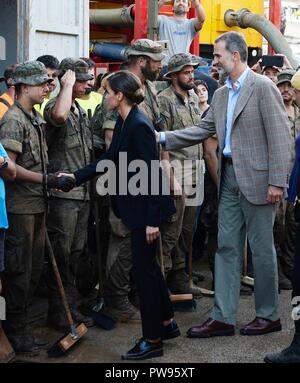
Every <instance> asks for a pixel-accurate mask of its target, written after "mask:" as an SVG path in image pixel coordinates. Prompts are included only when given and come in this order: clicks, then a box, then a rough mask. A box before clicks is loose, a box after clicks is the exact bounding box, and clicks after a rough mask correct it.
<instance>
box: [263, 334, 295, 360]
mask: <svg viewBox="0 0 300 383" xmlns="http://www.w3.org/2000/svg"><path fill="white" fill-rule="evenodd" d="M264 361H265V362H266V363H300V333H295V335H294V339H293V341H292V343H291V345H290V346H289V347H287V348H285V349H284V350H282V351H280V352H277V353H274V354H268V355H266V356H265V359H264Z"/></svg>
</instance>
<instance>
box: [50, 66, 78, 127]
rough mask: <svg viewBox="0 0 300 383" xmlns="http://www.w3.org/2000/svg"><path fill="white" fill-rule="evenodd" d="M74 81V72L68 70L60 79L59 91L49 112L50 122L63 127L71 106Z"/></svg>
mask: <svg viewBox="0 0 300 383" xmlns="http://www.w3.org/2000/svg"><path fill="white" fill-rule="evenodd" d="M75 81H76V77H75V72H73V71H72V70H70V69H68V70H67V71H66V73H65V74H64V75H63V77H62V78H61V81H60V82H61V91H60V93H59V95H58V97H57V100H56V103H55V105H54V107H53V108H52V111H51V120H52V121H54V122H55V123H56V124H57V125H63V124H64V123H65V122H66V121H67V119H68V116H69V113H70V109H71V106H72V94H73V86H74V84H75Z"/></svg>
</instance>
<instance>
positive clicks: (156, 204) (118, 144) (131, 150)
mask: <svg viewBox="0 0 300 383" xmlns="http://www.w3.org/2000/svg"><path fill="white" fill-rule="evenodd" d="M120 153H122V155H123V156H124V154H125V153H126V155H127V163H126V164H124V161H123V162H122V164H121V166H120V163H119V156H120ZM158 159H159V158H158V153H157V145H156V140H155V134H154V127H153V124H152V122H151V121H150V120H149V119H148V117H147V116H146V115H145V114H144V113H143V112H142V111H140V110H139V108H138V107H137V106H134V107H133V108H132V109H131V111H130V113H129V114H128V116H127V118H126V120H125V122H124V121H123V119H122V118H121V117H120V116H119V118H118V120H117V122H116V126H115V129H114V134H113V138H112V142H111V145H110V147H109V150H108V151H107V152H106V153H104V154H103V155H102V156H101V157H100V158H99V159H97V160H96V161H94V162H92V163H91V164H89V165H87V166H86V167H84V168H82V169H79V170H77V171H76V172H75V173H74V175H75V178H76V184H77V185H81V184H82V183H84V182H87V181H89V180H91V179H92V178H94V177H95V176H97V175H99V174H101V173H98V172H97V171H96V167H97V165H98V163H99V161H103V160H111V161H113V162H114V164H115V168H116V191H117V193H116V195H111V204H112V208H113V210H114V213H115V214H116V216H117V217H119V218H121V220H122V221H123V223H124V224H125V225H126V226H127V227H128V228H129V229H130V230H134V229H140V228H143V227H145V226H154V227H158V226H159V225H160V223H161V222H162V221H163V220H164V219H166V218H167V217H168V216H170V215H171V214H174V213H175V211H176V209H175V204H174V201H173V199H172V198H171V197H170V196H169V195H162V193H161V182H162V172H161V169H160V170H159V173H160V182H159V183H160V193H158V195H151V194H150V192H151V182H152V181H151V172H150V170H151V161H152V160H158ZM134 160H143V161H144V162H145V163H146V165H147V168H148V195H142V194H138V195H132V194H130V193H129V191H128V184H129V181H130V179H131V178H132V177H134V176H135V175H137V174H138V173H139V171H140V169H137V170H136V171H129V170H128V165H129V164H130V163H132V161H134ZM125 165H126V166H125ZM120 168H121V174H119V172H120ZM124 169H125V170H124ZM123 170H124V172H126V174H124V172H123ZM124 175H125V176H126V177H127V180H128V183H127V185H126V186H127V193H122V194H121V193H120V190H119V186H120V182H121V178H120V176H121V177H122V178H123V177H124ZM156 181H157V180H156ZM134 184H135V182H134ZM123 186H124V185H123ZM123 194H125V195H123Z"/></svg>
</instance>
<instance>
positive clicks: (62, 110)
mask: <svg viewBox="0 0 300 383" xmlns="http://www.w3.org/2000/svg"><path fill="white" fill-rule="evenodd" d="M91 79H92V76H91V75H90V74H89V73H88V65H87V64H86V63H85V62H84V61H83V60H80V59H73V58H66V59H64V60H63V61H62V62H61V63H60V66H59V80H60V84H61V90H60V93H59V95H58V97H56V98H53V99H51V100H50V101H49V102H48V104H47V105H46V107H45V111H44V117H45V120H46V121H47V124H48V125H47V135H46V138H47V145H48V157H49V168H50V169H51V170H52V171H57V170H58V169H61V170H63V171H64V172H66V173H69V172H74V171H75V170H77V169H80V168H82V167H84V166H86V165H87V164H89V163H90V162H91V150H92V140H91V133H90V129H89V120H88V116H87V114H86V112H85V111H84V110H83V109H82V108H81V107H80V105H79V104H78V102H77V101H76V100H75V99H76V98H80V97H81V96H83V95H85V92H86V90H87V88H89V80H91ZM89 200H90V194H89V185H88V184H85V185H82V186H79V187H75V188H74V189H73V190H72V191H71V192H70V193H62V192H60V191H52V193H51V198H50V200H49V214H48V216H47V229H48V233H49V238H50V241H51V244H52V247H53V251H54V254H55V256H56V258H57V263H58V268H59V271H60V273H61V277H62V281H63V284H64V286H65V289H66V294H67V299H68V301H69V303H70V306H71V311H72V314H73V318H74V320H75V321H77V322H84V323H85V324H86V325H87V326H91V325H93V321H92V319H91V318H89V317H86V316H83V315H82V314H81V313H80V312H79V311H78V298H79V295H78V291H77V288H76V284H75V281H76V269H77V263H78V258H79V257H80V256H81V255H82V254H83V252H84V251H85V250H86V244H87V226H88V218H89ZM49 285H50V289H51V292H50V297H49V312H48V324H49V325H50V326H52V327H54V328H56V329H59V330H66V329H67V328H68V324H67V321H66V317H65V313H64V310H63V308H62V305H61V300H60V297H59V293H58V291H57V287H56V283H55V279H54V275H53V273H52V269H51V268H49Z"/></svg>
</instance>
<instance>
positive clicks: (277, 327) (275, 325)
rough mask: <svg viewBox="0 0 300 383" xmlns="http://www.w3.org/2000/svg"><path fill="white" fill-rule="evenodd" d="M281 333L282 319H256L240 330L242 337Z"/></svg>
mask: <svg viewBox="0 0 300 383" xmlns="http://www.w3.org/2000/svg"><path fill="white" fill-rule="evenodd" d="M275 331H281V323H280V319H277V320H275V321H271V320H269V319H264V318H258V317H256V318H255V319H254V320H253V321H252V322H250V323H248V324H247V325H246V326H244V327H243V328H241V329H240V334H241V335H263V334H268V333H269V332H275Z"/></svg>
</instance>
